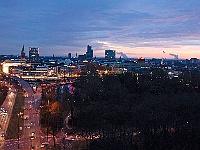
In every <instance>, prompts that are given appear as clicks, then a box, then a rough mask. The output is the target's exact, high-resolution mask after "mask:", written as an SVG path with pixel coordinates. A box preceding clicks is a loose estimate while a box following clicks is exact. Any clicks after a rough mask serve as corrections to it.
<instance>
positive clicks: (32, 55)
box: [29, 47, 39, 62]
mask: <svg viewBox="0 0 200 150" xmlns="http://www.w3.org/2000/svg"><path fill="white" fill-rule="evenodd" d="M29 61H30V62H38V61H39V48H34V47H29Z"/></svg>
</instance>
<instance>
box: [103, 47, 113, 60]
mask: <svg viewBox="0 0 200 150" xmlns="http://www.w3.org/2000/svg"><path fill="white" fill-rule="evenodd" d="M105 60H107V61H114V60H115V50H105Z"/></svg>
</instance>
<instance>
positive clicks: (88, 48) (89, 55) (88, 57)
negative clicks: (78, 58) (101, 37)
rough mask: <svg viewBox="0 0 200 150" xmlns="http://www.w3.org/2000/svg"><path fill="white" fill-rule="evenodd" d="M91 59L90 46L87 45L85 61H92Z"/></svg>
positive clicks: (91, 51)
mask: <svg viewBox="0 0 200 150" xmlns="http://www.w3.org/2000/svg"><path fill="white" fill-rule="evenodd" d="M92 58H93V50H92V46H90V45H88V46H87V52H86V60H92Z"/></svg>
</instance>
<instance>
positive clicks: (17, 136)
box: [17, 113, 20, 149]
mask: <svg viewBox="0 0 200 150" xmlns="http://www.w3.org/2000/svg"><path fill="white" fill-rule="evenodd" d="M19 115H20V114H19V113H18V114H17V116H18V134H17V139H18V149H19Z"/></svg>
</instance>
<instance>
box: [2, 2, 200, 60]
mask: <svg viewBox="0 0 200 150" xmlns="http://www.w3.org/2000/svg"><path fill="white" fill-rule="evenodd" d="M199 14H200V0H1V1H0V20H1V21H0V29H1V31H0V55H3V54H14V55H18V54H20V51H21V48H22V46H23V45H24V46H25V52H26V55H28V47H39V48H40V55H42V56H44V55H48V56H52V55H53V54H54V55H55V56H67V54H68V53H69V52H71V53H72V56H75V54H76V53H78V55H79V54H84V53H85V52H86V47H87V45H91V46H92V48H93V50H94V56H96V57H102V56H104V50H105V49H111V50H116V52H118V53H120V52H123V53H124V54H126V55H127V57H129V58H131V57H134V58H137V57H145V58H162V57H164V58H173V56H171V55H169V54H170V53H171V54H176V55H178V56H179V58H183V59H185V58H192V57H195V58H199V59H200V15H199ZM163 51H164V52H165V53H164V52H163Z"/></svg>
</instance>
